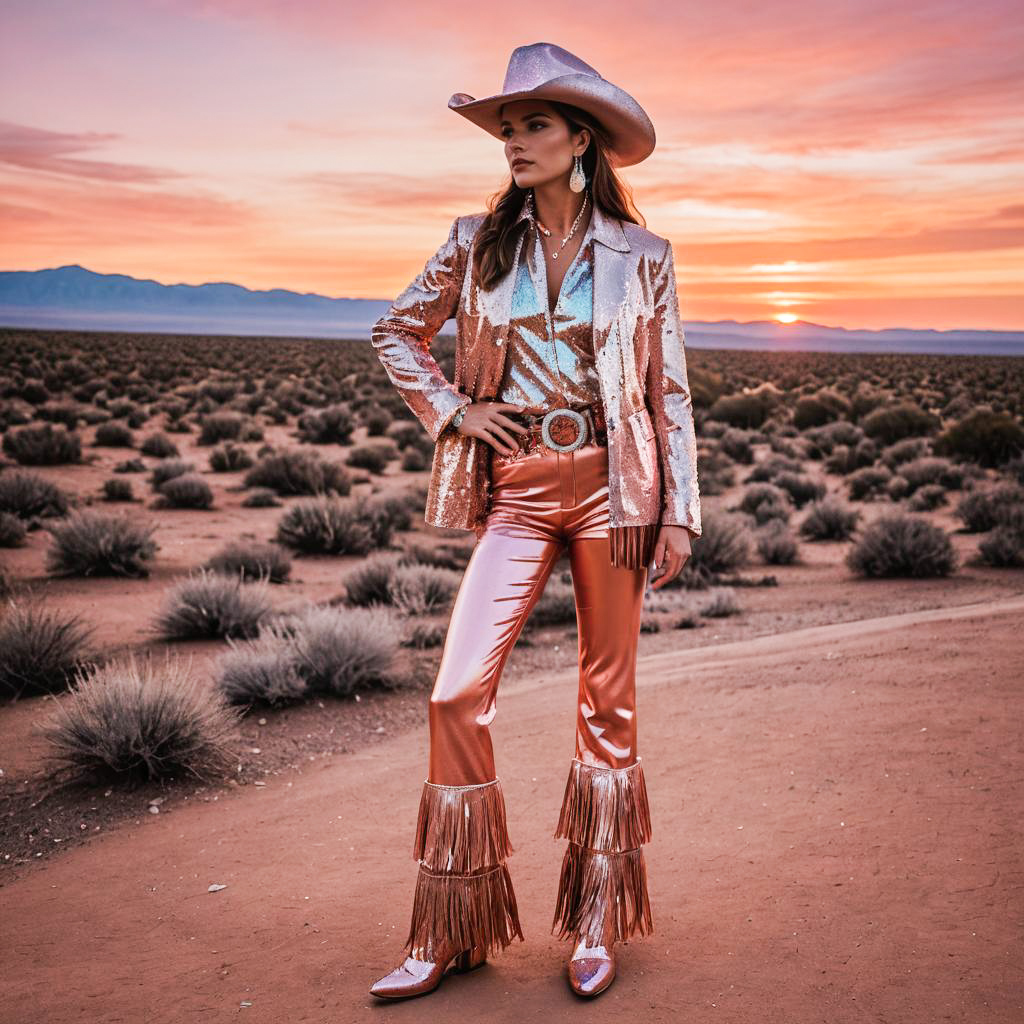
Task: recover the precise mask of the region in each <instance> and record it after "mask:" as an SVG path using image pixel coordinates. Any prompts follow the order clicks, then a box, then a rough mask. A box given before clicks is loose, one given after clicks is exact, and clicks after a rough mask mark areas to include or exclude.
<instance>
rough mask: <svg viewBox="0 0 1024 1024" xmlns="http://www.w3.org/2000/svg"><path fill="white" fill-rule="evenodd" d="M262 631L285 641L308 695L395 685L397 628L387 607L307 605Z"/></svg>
mask: <svg viewBox="0 0 1024 1024" xmlns="http://www.w3.org/2000/svg"><path fill="white" fill-rule="evenodd" d="M268 632H270V633H271V634H273V635H277V636H279V637H282V638H288V641H289V644H290V647H291V650H292V652H293V656H294V664H295V667H296V670H297V671H298V673H299V675H300V676H301V677H302V679H303V680H304V681H305V682H306V685H307V687H308V688H309V690H310V691H311V692H312V693H325V694H331V695H333V696H337V697H348V696H351V695H352V694H354V693H355V692H357V691H358V690H363V689H391V688H393V687H394V686H395V685H397V684H398V682H399V678H398V675H397V670H396V657H397V655H398V653H399V650H400V647H401V627H400V625H399V619H398V617H397V616H396V615H395V613H394V612H393V611H392V610H391V609H388V608H381V607H375V608H337V607H318V606H312V607H309V608H307V609H305V610H304V611H303V612H301V613H299V614H298V615H295V616H293V617H291V618H289V619H286V620H282V621H281V622H279V623H274V624H272V625H271V626H270V627H268Z"/></svg>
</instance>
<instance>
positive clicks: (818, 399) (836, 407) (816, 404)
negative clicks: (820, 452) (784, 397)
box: [793, 388, 850, 430]
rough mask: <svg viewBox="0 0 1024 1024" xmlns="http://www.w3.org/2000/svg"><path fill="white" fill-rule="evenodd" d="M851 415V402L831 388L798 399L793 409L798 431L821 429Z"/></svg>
mask: <svg viewBox="0 0 1024 1024" xmlns="http://www.w3.org/2000/svg"><path fill="white" fill-rule="evenodd" d="M849 415H850V402H849V400H848V399H846V398H845V397H844V396H843V395H841V394H839V392H837V391H834V390H832V389H831V388H822V389H821V390H820V391H818V392H816V393H815V394H813V395H804V396H803V397H801V398H799V399H797V403H796V405H795V406H794V407H793V426H794V427H796V428H797V430H806V429H807V428H808V427H821V426H824V425H825V424H826V423H830V422H832V421H833V420H838V419H842V418H843V417H846V416H849Z"/></svg>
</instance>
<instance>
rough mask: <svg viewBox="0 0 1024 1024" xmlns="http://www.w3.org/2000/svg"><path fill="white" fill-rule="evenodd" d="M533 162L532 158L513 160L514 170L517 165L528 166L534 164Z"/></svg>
mask: <svg viewBox="0 0 1024 1024" xmlns="http://www.w3.org/2000/svg"><path fill="white" fill-rule="evenodd" d="M532 163H533V161H532V160H522V159H520V160H513V161H512V170H515V169H516V168H517V167H526V166H527V165H529V164H532Z"/></svg>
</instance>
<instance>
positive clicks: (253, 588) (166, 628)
mask: <svg viewBox="0 0 1024 1024" xmlns="http://www.w3.org/2000/svg"><path fill="white" fill-rule="evenodd" d="M272 612H273V607H272V605H271V603H270V599H269V597H268V596H267V591H266V584H265V582H262V583H244V582H243V581H242V580H241V579H240V578H232V577H230V576H222V575H220V574H219V573H215V572H211V571H209V570H207V569H205V568H201V569H200V570H199V572H198V574H190V575H189V576H188V578H187V579H184V580H181V581H179V582H178V583H176V584H175V585H174V586H173V587H171V588H170V589H169V590H168V592H167V594H166V596H165V598H164V603H163V607H162V608H161V609H160V611H159V612H158V613H157V617H156V621H155V628H156V629H157V631H158V632H159V633H160V635H161V636H163V637H164V639H167V640H199V639H210V638H214V637H254V636H256V634H257V633H259V631H260V627H261V626H262V625H263V624H264V622H266V621H267V620H268V619H269V617H270V615H271V613H272Z"/></svg>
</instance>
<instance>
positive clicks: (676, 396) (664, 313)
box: [646, 240, 701, 537]
mask: <svg viewBox="0 0 1024 1024" xmlns="http://www.w3.org/2000/svg"><path fill="white" fill-rule="evenodd" d="M652 274H653V282H652V297H653V303H654V307H653V308H654V315H653V317H652V320H651V332H650V338H649V348H648V352H649V357H650V358H649V361H648V366H647V382H646V386H647V398H648V405H649V407H650V411H651V418H652V420H653V422H654V430H655V435H656V437H657V444H658V458H659V461H660V463H661V476H662V502H661V523H662V525H666V526H685V527H686V528H687V529H688V530H689V531H690V532H691V534H693V536H695V537H699V536H700V534H701V521H700V491H699V488H698V482H697V439H696V434H695V431H694V423H693V403H692V401H691V398H690V388H689V382H688V380H687V375H686V353H685V350H684V345H685V341H686V339H685V336H684V333H683V322H682V318H681V317H680V315H679V297H678V295H677V294H676V270H675V256H674V254H673V251H672V243H671V242H669V241H667V240H666V242H665V252H664V253H663V254H662V256H661V258H660V259H659V260H658V261H657V262H656V264H655V266H654V268H653V271H652Z"/></svg>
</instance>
